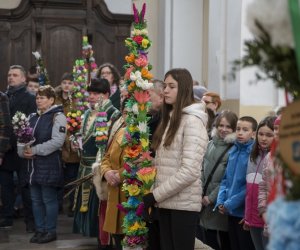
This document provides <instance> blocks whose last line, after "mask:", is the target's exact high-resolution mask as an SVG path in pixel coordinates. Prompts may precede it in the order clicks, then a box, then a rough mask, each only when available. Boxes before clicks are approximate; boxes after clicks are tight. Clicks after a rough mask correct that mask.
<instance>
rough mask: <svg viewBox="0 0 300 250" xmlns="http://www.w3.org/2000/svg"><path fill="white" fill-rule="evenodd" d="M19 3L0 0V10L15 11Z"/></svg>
mask: <svg viewBox="0 0 300 250" xmlns="http://www.w3.org/2000/svg"><path fill="white" fill-rule="evenodd" d="M20 3H21V0H0V9H15V8H17V7H18V6H19V4H20Z"/></svg>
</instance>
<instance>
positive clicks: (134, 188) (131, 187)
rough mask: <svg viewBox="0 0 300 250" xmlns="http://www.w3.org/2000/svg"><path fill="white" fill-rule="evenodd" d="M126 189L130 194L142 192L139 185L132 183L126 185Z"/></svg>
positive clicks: (134, 194)
mask: <svg viewBox="0 0 300 250" xmlns="http://www.w3.org/2000/svg"><path fill="white" fill-rule="evenodd" d="M126 189H127V191H128V193H129V195H130V196H136V195H139V193H140V192H141V189H140V188H139V187H138V186H137V185H132V184H130V185H128V186H127V187H126Z"/></svg>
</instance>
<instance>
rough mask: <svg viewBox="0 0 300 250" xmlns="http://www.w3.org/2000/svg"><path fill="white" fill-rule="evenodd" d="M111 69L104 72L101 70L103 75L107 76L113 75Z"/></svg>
mask: <svg viewBox="0 0 300 250" xmlns="http://www.w3.org/2000/svg"><path fill="white" fill-rule="evenodd" d="M111 74H112V73H111V71H104V72H101V76H106V75H111Z"/></svg>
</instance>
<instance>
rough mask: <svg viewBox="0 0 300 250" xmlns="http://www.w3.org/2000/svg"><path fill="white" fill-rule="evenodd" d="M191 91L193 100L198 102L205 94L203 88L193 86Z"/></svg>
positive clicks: (205, 90)
mask: <svg viewBox="0 0 300 250" xmlns="http://www.w3.org/2000/svg"><path fill="white" fill-rule="evenodd" d="M193 91H194V98H195V100H196V101H200V100H201V99H202V96H203V94H204V93H205V92H207V89H206V88H205V87H203V86H193Z"/></svg>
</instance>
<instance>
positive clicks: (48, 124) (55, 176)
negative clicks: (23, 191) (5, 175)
mask: <svg viewBox="0 0 300 250" xmlns="http://www.w3.org/2000/svg"><path fill="white" fill-rule="evenodd" d="M58 113H60V114H63V108H62V106H58V107H55V108H53V109H51V110H49V111H47V112H46V113H44V114H42V115H38V114H34V115H33V116H32V117H31V118H30V120H29V122H30V126H31V127H32V128H34V138H35V142H34V143H33V145H32V147H34V146H35V145H38V144H42V143H44V142H47V141H49V140H51V139H52V128H53V124H54V119H55V116H56V115H57V114H58ZM28 164H29V165H28V167H29V169H30V170H29V183H30V184H39V185H46V186H57V187H59V186H62V185H63V168H62V159H61V150H60V146H58V148H57V150H56V151H54V152H52V153H50V154H48V155H45V156H44V155H38V154H37V155H35V156H34V158H33V159H32V160H28Z"/></svg>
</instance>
